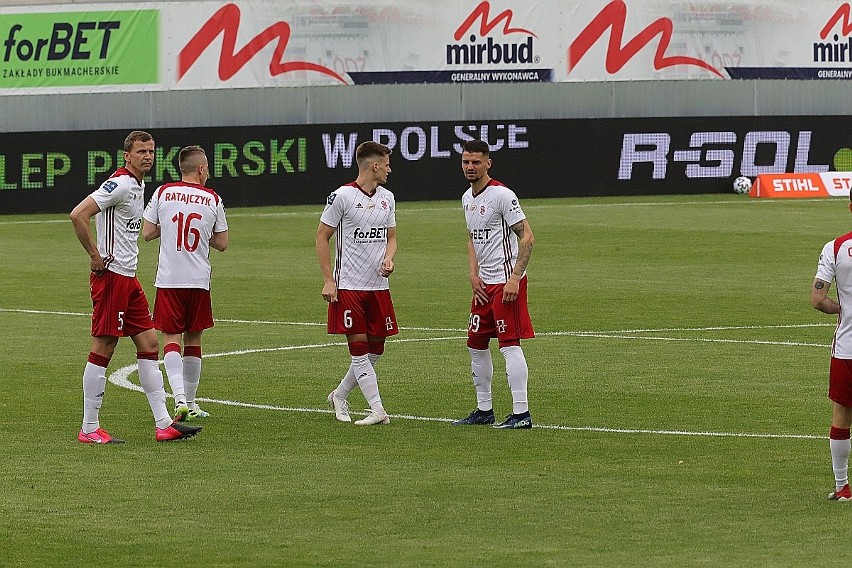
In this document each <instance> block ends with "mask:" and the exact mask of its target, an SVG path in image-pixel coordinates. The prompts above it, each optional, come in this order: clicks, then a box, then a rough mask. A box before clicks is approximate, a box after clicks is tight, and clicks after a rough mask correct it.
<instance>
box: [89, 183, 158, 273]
mask: <svg viewBox="0 0 852 568" xmlns="http://www.w3.org/2000/svg"><path fill="white" fill-rule="evenodd" d="M144 193H145V182H144V181H141V180H138V179H136V177H135V176H134V175H133V174H132V173H130V171H128V170H127V169H125V168H119V169H117V170H116V171H115V173H114V174H112V176H111V177H110V178H109V179H108V180H106V181H105V182H103V183H102V184H101V186H100V187H99V188H98V189H96V190H95V191H93V192H92V193H91V197H92V199H94V200H95V203H97V204H98V207H99V208H100V212H99V213H98V214H97V215H95V229H96V232H97V237H98V253H99V254H100V255H101V258H103V259H104V266H105V267H106V269H107V270H110V271H112V272H115V273H117V274H121V275H124V276H135V275H136V263H137V262H138V259H139V242H138V241H139V230H140V229H141V228H142V209H143V208H144V206H145V195H144Z"/></svg>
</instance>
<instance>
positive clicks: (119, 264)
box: [71, 130, 201, 444]
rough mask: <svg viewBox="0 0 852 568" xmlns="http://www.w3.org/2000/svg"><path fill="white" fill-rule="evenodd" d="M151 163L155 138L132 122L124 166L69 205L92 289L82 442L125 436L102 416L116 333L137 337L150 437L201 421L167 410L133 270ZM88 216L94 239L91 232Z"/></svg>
mask: <svg viewBox="0 0 852 568" xmlns="http://www.w3.org/2000/svg"><path fill="white" fill-rule="evenodd" d="M153 164H154V138H153V137H152V136H151V135H150V134H149V133H147V132H145V131H143V130H134V131H133V132H131V133H130V134H128V135H127V137H126V138H125V139H124V167H123V168H119V169H118V170H116V172H115V173H114V174H113V175H112V176H111V177H110V178H109V179H108V180H107V181H105V182H104V183H102V184H101V185H100V187H99V188H98V189H97V190H95V191H94V192H92V194H91V195H89V196H87V197H86V198H85V199H83V201H81V202H80V203H78V204H77V206H76V207H75V208H74V210H73V211H71V223H72V224H73V226H74V233H75V234H76V235H77V239H78V240H79V241H80V244H81V245H83V249H84V250H85V251H86V252H87V253H88V255H89V269H90V277H89V286H90V289H91V292H92V347H91V350H90V351H89V358H88V361H87V363H86V367H85V369H84V370H83V424H82V426H81V428H80V432H79V433H78V434H77V440H78V441H80V442H82V443H84V444H117V443H120V442H123V440H121V439H119V438H116V437H113V436H111V435H110V434H109V433H108V432H107V431H106V430H105V429H103V428H102V427H101V424H100V408H101V404H102V403H103V398H104V393H105V388H106V369H107V366H108V365H109V362H110V360H111V359H112V356H113V354H114V353H115V347H116V345H117V344H118V339H119V338H120V337H130V338H131V339H132V340H133V343H134V344H135V345H136V363H137V366H138V369H139V382H140V384H141V385H142V390H143V391H144V392H145V396H146V397H147V398H148V404H149V406H150V407H151V412H152V413H153V414H154V423H155V425H156V430H155V439H156V440H157V441H158V442H166V441H171V440H182V439H184V438H190V437H192V436H195V435H196V434H197V433H198V431H199V430H200V429H201V428H200V427H191V426H186V425H183V424H178V423H177V421H176V420H175V419H173V418H172V417H171V416H169V411H168V409H167V408H166V391H165V389H164V385H163V374H162V373H161V372H160V365H159V362H158V355H159V351H160V346H159V343H158V342H157V332H156V331H154V325H153V323H152V322H151V312H150V310H149V309H148V299H147V298H146V297H145V291H144V290H143V289H142V286H141V284H139V280H138V279H137V278H136V264H137V258H138V255H139V247H138V244H137V241H138V239H139V228H140V227H141V226H142V209H143V206H144V191H145V182H144V181H143V177H144V176H145V174H146V173H148V171H150V170H151V167H152V166H153ZM92 217H95V228H96V232H97V242H96V241H95V239H93V238H92V232H91V220H92Z"/></svg>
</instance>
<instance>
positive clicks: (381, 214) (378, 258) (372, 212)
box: [320, 182, 396, 290]
mask: <svg viewBox="0 0 852 568" xmlns="http://www.w3.org/2000/svg"><path fill="white" fill-rule="evenodd" d="M320 221H321V222H322V223H324V224H325V225H328V226H329V227H334V229H335V235H336V241H335V245H336V247H337V250H336V251H335V259H334V280H335V282H336V283H337V288H338V289H340V290H387V289H388V288H389V286H388V279H387V278H385V277H384V276H382V275H381V273H380V270H381V268H382V261H383V260H384V258H385V252H386V251H387V246H388V229H390V228H393V227H396V204H395V202H394V198H393V193H391V192H390V191H388V190H387V189H385V188H384V187H382V186H379V187H377V188H376V191H375V192H373V195H372V196H370V195H367V193H366V192H365V191H364V190H363V189H361V187H360V186H358V184H357V183H355V182H352V183H349V184H346V185H343V186H340V187H339V188H337V190H335V191H334V192H332V193H331V195H329V196H328V200H327V203H326V206H325V209H324V210H323V212H322V216H321V217H320Z"/></svg>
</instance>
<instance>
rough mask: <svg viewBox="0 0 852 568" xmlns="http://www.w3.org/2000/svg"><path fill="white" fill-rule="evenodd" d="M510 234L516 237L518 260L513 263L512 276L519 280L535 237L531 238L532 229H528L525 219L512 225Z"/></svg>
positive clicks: (528, 225)
mask: <svg viewBox="0 0 852 568" xmlns="http://www.w3.org/2000/svg"><path fill="white" fill-rule="evenodd" d="M512 232H513V233H515V235H517V237H518V260H517V262H515V269H514V270H513V271H512V274H513V275H514V276H517V277H518V278H520V277H521V276H523V274H524V271H525V270H526V269H527V265H528V264H529V262H530V256H532V249H533V245H534V244H535V237H533V233H532V229H530V224H529V223H527V220H526V219H524V220H523V221H519V222H517V223H515V224H514V225H512Z"/></svg>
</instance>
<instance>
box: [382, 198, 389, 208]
mask: <svg viewBox="0 0 852 568" xmlns="http://www.w3.org/2000/svg"><path fill="white" fill-rule="evenodd" d="M382 209H384V210H385V211H387V210H388V202H387V201H385V200H384V199H383V200H382Z"/></svg>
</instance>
